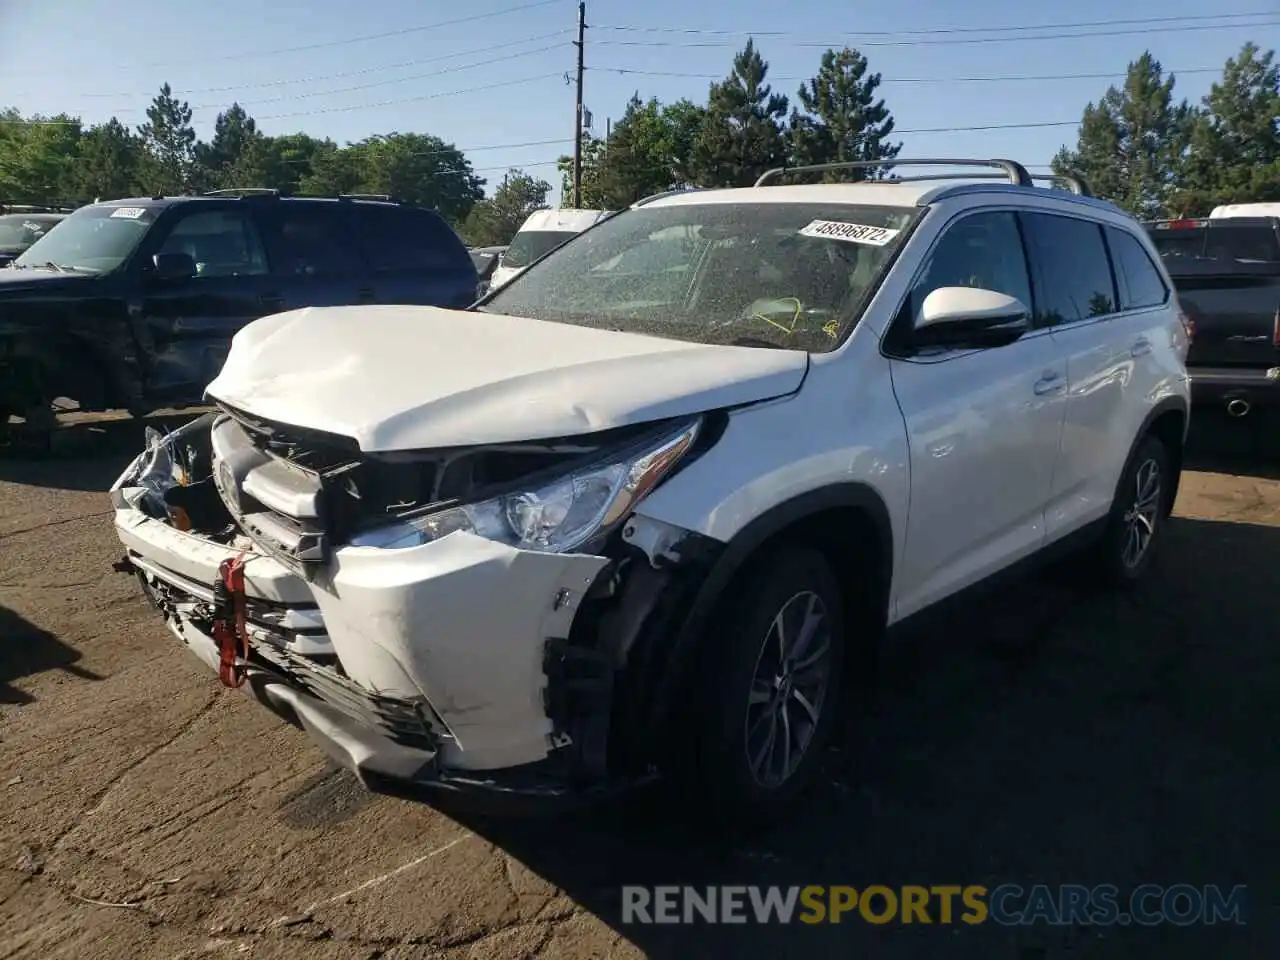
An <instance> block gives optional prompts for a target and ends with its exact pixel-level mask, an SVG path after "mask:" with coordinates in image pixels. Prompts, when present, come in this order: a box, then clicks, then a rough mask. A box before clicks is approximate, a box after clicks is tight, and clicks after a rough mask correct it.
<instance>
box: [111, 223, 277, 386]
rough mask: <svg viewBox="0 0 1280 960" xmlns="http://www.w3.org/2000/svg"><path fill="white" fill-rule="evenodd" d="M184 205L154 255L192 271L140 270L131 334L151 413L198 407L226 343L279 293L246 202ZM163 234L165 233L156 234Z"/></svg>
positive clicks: (271, 306) (269, 309) (268, 308)
mask: <svg viewBox="0 0 1280 960" xmlns="http://www.w3.org/2000/svg"><path fill="white" fill-rule="evenodd" d="M199 206H201V205H200V204H188V205H186V209H184V210H182V211H181V212H180V213H179V216H178V217H177V218H176V219H175V220H174V221H173V223H172V225H171V227H170V229H169V231H168V233H167V235H166V236H165V237H164V238H163V239H162V240H160V245H159V247H158V248H157V249H156V250H155V252H156V253H165V254H169V253H180V254H181V253H185V254H187V255H188V256H190V257H191V258H192V260H193V261H194V262H195V266H196V273H195V275H194V276H192V277H189V278H185V279H161V278H159V277H157V276H155V274H154V272H152V271H150V270H147V269H145V268H144V271H143V275H142V285H143V289H142V296H141V298H140V300H139V301H138V302H137V303H136V304H135V305H134V309H133V311H132V312H133V313H134V318H133V319H134V329H135V330H136V331H137V332H138V336H139V340H141V341H142V346H143V350H144V353H145V354H146V357H147V359H146V363H145V369H146V402H147V405H149V406H150V407H152V408H153V409H154V408H156V407H162V406H166V405H169V404H175V405H177V404H187V403H199V402H200V401H201V399H202V398H203V394H204V388H205V387H206V386H207V385H208V384H209V382H210V381H211V380H213V378H214V377H216V376H217V375H218V371H219V370H221V369H222V364H223V362H224V361H225V360H226V358H227V352H228V351H229V349H230V347H231V338H232V336H234V335H235V333H236V331H237V330H239V329H240V328H241V327H243V326H244V325H245V324H247V323H249V322H250V321H252V320H255V319H257V318H258V317H260V316H263V315H264V314H267V313H272V312H275V306H276V304H277V303H278V299H277V294H276V291H275V289H274V285H273V282H272V279H271V277H270V274H269V270H268V265H267V257H266V252H265V249H264V247H263V243H262V238H261V236H260V233H259V230H258V227H257V225H256V223H255V222H254V220H253V218H252V216H251V214H250V211H249V210H248V209H246V208H247V207H248V204H241V205H239V206H236V207H220V208H218V209H212V210H210V209H196V208H197V207H199ZM162 229H163V228H162Z"/></svg>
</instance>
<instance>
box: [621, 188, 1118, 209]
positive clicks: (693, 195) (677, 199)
mask: <svg viewBox="0 0 1280 960" xmlns="http://www.w3.org/2000/svg"><path fill="white" fill-rule="evenodd" d="M981 194H1003V195H1006V196H1016V197H1028V196H1034V197H1036V198H1038V199H1041V198H1045V199H1051V200H1060V201H1063V202H1065V203H1069V204H1079V205H1083V206H1085V207H1088V208H1090V209H1092V210H1094V211H1097V212H1104V211H1105V212H1107V213H1111V214H1120V215H1122V216H1125V217H1128V214H1127V213H1125V212H1124V211H1123V210H1121V209H1120V208H1119V207H1117V206H1115V204H1112V203H1108V202H1107V201H1106V200H1099V199H1097V198H1095V197H1082V196H1078V195H1076V194H1074V193H1069V192H1067V191H1065V190H1050V189H1045V188H1043V187H1020V186H1017V185H1015V184H1011V183H984V182H981V181H980V180H979V181H975V182H973V183H956V182H955V181H954V180H952V181H949V182H937V181H934V182H929V181H926V180H912V181H904V182H900V183H894V182H891V181H876V182H873V183H820V184H800V185H785V186H763V187H730V188H727V189H714V190H681V191H674V192H672V193H668V194H663V195H660V196H658V197H654V198H652V199H650V200H648V201H642V203H643V205H644V206H646V207H675V206H692V205H696V204H713V203H714V204H721V203H723V204H734V203H742V204H747V203H752V204H754V203H830V204H848V205H851V206H852V205H862V206H877V207H926V206H929V205H930V204H932V203H937V202H938V201H940V200H945V199H950V198H952V197H958V196H969V195H981Z"/></svg>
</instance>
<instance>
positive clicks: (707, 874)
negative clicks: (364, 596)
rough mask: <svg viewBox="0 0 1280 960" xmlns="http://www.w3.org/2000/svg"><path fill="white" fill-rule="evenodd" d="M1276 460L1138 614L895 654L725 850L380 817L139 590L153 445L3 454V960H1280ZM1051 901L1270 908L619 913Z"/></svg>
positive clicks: (1266, 433) (1179, 540) (1030, 585)
mask: <svg viewBox="0 0 1280 960" xmlns="http://www.w3.org/2000/svg"><path fill="white" fill-rule="evenodd" d="M183 419H185V418H183V417H180V418H178V421H177V422H181V421H182V420H183ZM1277 436H1280V433H1278V432H1277V430H1276V427H1275V425H1267V426H1265V428H1262V427H1259V428H1255V429H1254V430H1253V431H1252V432H1251V433H1249V434H1248V435H1247V438H1246V434H1245V431H1244V430H1243V429H1242V426H1241V424H1239V423H1236V422H1227V421H1221V422H1219V421H1216V420H1213V419H1212V418H1210V419H1209V420H1208V421H1206V422H1205V424H1204V426H1203V427H1201V426H1198V427H1197V438H1196V439H1195V440H1194V442H1195V443H1196V444H1197V447H1196V449H1197V451H1199V452H1198V453H1197V456H1199V457H1201V459H1202V462H1198V463H1197V464H1196V465H1195V466H1196V468H1195V469H1194V470H1193V471H1191V472H1188V473H1187V474H1185V476H1184V482H1183V490H1182V494H1181V496H1180V498H1179V501H1178V508H1177V517H1176V519H1175V520H1174V521H1172V523H1171V524H1170V526H1169V527H1168V528H1167V529H1166V539H1165V541H1164V542H1163V544H1162V545H1161V553H1160V555H1159V557H1158V564H1157V567H1156V568H1155V570H1154V571H1153V574H1152V576H1151V577H1150V579H1149V581H1147V582H1146V583H1145V584H1144V585H1143V586H1142V587H1141V588H1140V589H1139V590H1138V591H1137V592H1136V593H1135V594H1134V595H1132V596H1126V597H1117V596H1101V597H1100V596H1096V595H1090V594H1084V593H1080V592H1078V591H1076V590H1074V589H1073V588H1069V587H1067V586H1064V585H1062V584H1061V583H1057V582H1055V581H1054V580H1053V579H1052V578H1048V577H1040V578H1037V579H1035V580H1031V581H1025V582H1023V583H1020V584H1018V585H1016V586H1014V587H1011V588H1009V589H1008V590H1003V591H1001V592H1000V593H998V594H997V595H995V596H993V597H991V598H990V599H988V600H986V601H983V602H981V603H977V604H974V605H972V606H971V607H968V608H966V610H965V612H964V614H963V615H962V616H961V617H959V618H957V619H956V620H954V621H952V624H951V628H950V629H947V630H940V629H935V630H932V631H929V632H927V633H923V632H922V633H921V635H918V636H909V637H905V638H903V639H901V640H900V641H899V642H897V643H895V644H894V645H893V646H892V647H891V648H890V649H889V651H888V652H887V655H886V662H885V665H884V677H883V680H882V684H881V688H880V689H881V692H880V695H879V699H878V700H877V702H876V704H875V706H874V708H873V711H872V713H873V714H874V715H873V716H872V717H871V718H870V719H869V721H868V722H867V723H866V724H865V727H864V728H860V729H858V730H855V735H854V737H853V738H852V739H851V740H850V742H849V744H847V745H846V746H845V747H844V748H843V749H842V750H840V751H833V753H832V755H831V758H830V764H829V766H830V770H829V772H828V773H827V774H826V775H825V776H824V777H823V782H822V784H821V786H820V788H819V789H818V790H817V792H816V794H815V796H814V797H813V798H812V800H811V801H810V802H809V803H808V804H807V805H806V806H805V807H804V808H803V809H802V810H801V811H800V812H799V813H798V815H797V817H796V818H795V821H794V822H793V823H791V824H789V825H788V826H786V827H784V828H782V829H780V830H778V831H776V832H774V833H772V834H770V835H768V836H763V837H759V838H757V839H754V840H752V841H750V842H742V843H739V844H738V845H736V846H732V847H725V846H710V845H709V844H708V843H707V842H706V841H705V839H704V838H701V837H696V836H691V835H689V834H688V833H687V832H685V831H684V830H683V829H681V828H680V827H679V826H678V825H675V824H673V821H672V818H671V817H670V816H669V812H670V811H669V808H668V807H664V806H663V805H662V804H661V803H660V802H658V801H656V800H654V799H653V798H651V797H648V796H639V797H635V798H632V799H630V800H627V801H626V802H623V803H619V804H615V805H613V806H610V807H608V808H606V809H603V810H600V811H595V812H588V813H578V814H574V815H570V816H566V817H561V818H556V819H551V820H542V819H539V820H507V821H495V820H485V819H479V818H475V817H467V816H463V815H461V814H456V813H455V814H452V815H447V814H445V813H443V812H440V811H438V810H435V809H433V808H431V807H428V806H425V805H420V804H413V803H409V802H405V801H400V800H392V799H389V798H385V797H377V796H372V795H368V794H366V793H364V792H363V791H362V790H361V789H360V788H359V787H358V786H357V785H356V784H355V783H354V781H353V780H352V779H351V778H350V777H348V776H347V775H346V774H344V773H341V772H339V771H336V770H334V769H332V768H331V767H329V766H328V765H327V764H326V762H325V760H324V759H323V757H322V756H321V754H320V753H319V752H318V750H316V749H315V748H313V747H312V746H311V745H310V744H309V743H308V742H307V740H306V738H305V737H304V735H303V734H301V733H300V732H298V731H296V730H294V729H293V728H290V727H288V726H286V725H285V724H283V723H281V722H279V721H277V720H276V719H275V718H274V717H273V716H271V715H270V714H269V713H268V712H267V711H266V710H264V709H262V708H260V707H258V706H257V705H255V704H254V703H252V702H251V701H250V700H248V698H246V697H244V696H243V695H242V694H240V693H238V692H233V691H225V690H223V689H222V688H220V687H219V686H218V684H217V681H216V678H213V677H211V676H210V674H209V673H208V672H207V671H206V670H205V668H204V667H203V666H202V665H201V664H200V663H199V662H197V660H196V659H195V658H194V657H193V656H192V655H190V654H189V653H187V652H186V651H185V650H183V649H182V648H181V647H180V645H178V644H177V642H176V641H174V640H173V639H172V638H171V636H170V635H169V633H168V632H167V631H166V630H165V629H164V628H163V627H162V626H161V624H160V622H159V620H158V618H157V616H156V615H155V614H154V613H153V612H152V611H151V610H150V609H149V608H148V607H147V606H145V605H144V602H143V600H142V599H141V597H140V594H139V591H138V589H137V586H136V584H135V583H134V581H133V580H132V579H131V578H130V577H127V576H121V575H119V574H115V573H113V572H112V571H111V562H112V561H113V560H116V559H117V558H118V557H119V555H120V552H121V550H120V547H119V545H118V542H117V541H116V538H115V536H114V534H113V533H112V530H111V527H110V522H109V518H108V513H107V501H106V498H105V496H104V495H103V491H105V490H106V488H107V486H108V485H109V483H110V482H111V480H112V479H114V477H115V476H116V474H117V473H118V472H119V470H120V469H122V468H123V466H124V464H125V463H126V462H127V460H128V458H129V456H130V455H131V454H132V453H133V452H135V451H136V449H137V447H138V443H139V438H140V427H139V425H138V424H137V423H134V422H130V421H127V420H125V421H119V422H113V423H107V424H101V425H98V424H93V423H83V422H82V423H78V424H76V425H75V426H73V427H71V428H70V429H69V430H68V431H67V434H66V436H64V437H63V438H61V439H62V440H63V444H62V455H61V457H60V458H58V459H56V460H52V461H45V462H36V461H31V460H13V459H9V460H4V459H0V958H9V957H31V958H40V960H52V958H76V960H82V958H83V960H90V958H92V960H97V958H102V960H125V958H128V960H135V958H151V957H155V958H166V960H170V958H186V957H205V956H208V957H214V958H217V957H240V956H247V957H261V958H313V957H314V958H321V960H330V958H335V960H336V958H386V960H391V958H396V960H404V958H417V957H477V958H496V960H501V958H507V957H512V958H514V957H529V956H535V955H537V956H547V957H574V958H577V957H604V956H621V957H633V956H682V957H694V956H742V955H747V954H750V955H753V956H756V955H758V956H791V955H794V956H803V957H812V958H817V957H825V956H833V957H834V956H840V957H852V956H862V955H870V956H875V957H877V958H897V957H911V958H915V957H930V958H935V957H952V956H957V957H974V958H982V960H1002V958H1010V960H1033V958H1035V960H1040V958H1043V960H1049V958H1060V957H1072V958H1079V957H1088V958H1094V957H1143V956H1151V957H1155V956H1160V957H1162V958H1181V957H1188V958H1190V957H1195V958H1204V957H1209V956H1213V957H1219V958H1236V957H1239V958H1260V957H1263V956H1274V955H1275V953H1274V949H1275V944H1276V943H1278V942H1280V936H1278V935H1277V919H1280V918H1278V916H1277V913H1278V908H1277V904H1278V903H1280V898H1278V897H1277V896H1276V893H1277V889H1276V885H1275V882H1274V881H1275V879H1276V877H1277V873H1276V870H1275V863H1276V854H1277V853H1280V843H1278V840H1280V833H1278V830H1277V823H1278V822H1280V821H1278V818H1277V816H1276V802H1277V800H1276V798H1277V796H1280V751H1278V750H1277V741H1278V733H1280V722H1277V721H1278V720H1280V715H1278V710H1277V707H1276V700H1277V693H1278V692H1280V657H1278V656H1277V643H1276V640H1277V634H1276V630H1277V624H1278V623H1280V580H1278V579H1277V571H1278V570H1280V482H1277V478H1280V470H1277V469H1276V468H1275V466H1274V464H1275V463H1276V462H1277V460H1280V456H1278V455H1277V454H1275V453H1272V454H1271V456H1270V459H1271V464H1272V465H1271V466H1268V465H1267V464H1266V463H1265V462H1262V463H1259V462H1258V461H1257V457H1256V456H1253V455H1249V456H1246V455H1245V453H1246V452H1247V451H1249V450H1252V451H1253V452H1254V453H1255V454H1256V452H1257V451H1258V450H1260V449H1263V448H1266V447H1267V446H1268V445H1269V446H1270V449H1271V450H1273V451H1274V450H1276V449H1277V446H1276V440H1275V438H1276V437H1277ZM1242 438H1243V439H1242ZM1224 443H1225V448H1224V446H1223V445H1224ZM1206 457H1213V458H1217V460H1215V461H1213V462H1210V461H1205V460H1204V458H1206ZM1223 457H1226V458H1227V459H1226V460H1225V461H1224V460H1222V458H1223ZM1223 463H1225V464H1226V465H1225V466H1224V465H1223ZM664 811H666V812H664ZM1036 882H1040V883H1049V884H1060V883H1082V884H1089V885H1092V884H1099V883H1112V884H1116V885H1117V886H1119V887H1120V888H1121V889H1126V888H1131V887H1132V886H1133V885H1136V884H1139V883H1144V882H1147V883H1159V884H1163V885H1166V886H1168V885H1172V884H1175V883H1191V884H1196V885H1201V884H1211V883H1212V884H1219V885H1221V886H1223V887H1226V888H1230V887H1232V886H1234V885H1236V884H1247V885H1248V887H1249V904H1250V906H1249V914H1248V921H1249V922H1248V925H1247V926H1243V927H1240V926H1234V925H1231V926H1215V927H1203V926H1202V927H1194V928H1191V927H1182V928H1179V927H1175V926H1172V925H1164V926H1159V927H1154V928H1145V929H1143V928H1137V927H1111V928H1106V929H1098V928H1092V929H1086V928H1060V927H1047V926H1038V927H1028V928H1016V929H1015V928H1008V927H1005V928H1000V927H996V926H995V925H993V924H986V925H983V926H979V927H965V926H963V925H958V924H957V925H953V926H939V925H934V926H920V925H915V926H903V925H899V924H893V925H887V926H871V925H868V924H866V923H864V922H862V921H860V920H857V919H854V920H852V921H849V920H847V919H846V921H845V922H844V923H842V924H840V925H838V926H831V925H828V926H821V927H798V926H794V925H793V926H789V927H778V926H774V927H758V926H754V925H748V926H746V927H725V926H720V927H710V926H700V927H672V926H635V925H625V924H624V923H623V922H622V916H621V902H620V894H619V885H620V884H624V883H640V884H678V883H689V884H699V885H702V884H851V885H853V886H856V887H864V886H866V885H868V884H873V883H879V884H886V885H890V886H896V885H901V884H922V885H926V886H929V885H936V884H946V883H951V884H974V883H980V884H986V885H988V886H996V885H998V884H999V883H1020V884H1023V885H1024V886H1029V885H1030V884H1032V883H1036Z"/></svg>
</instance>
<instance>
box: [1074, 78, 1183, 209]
mask: <svg viewBox="0 0 1280 960" xmlns="http://www.w3.org/2000/svg"><path fill="white" fill-rule="evenodd" d="M1173 87H1174V76H1173V74H1169V75H1168V76H1167V77H1166V76H1165V74H1164V69H1163V68H1162V67H1161V65H1160V61H1158V60H1156V59H1155V57H1153V56H1151V54H1150V53H1143V55H1142V56H1141V57H1139V58H1138V59H1137V60H1135V61H1133V62H1132V63H1130V64H1129V70H1128V74H1127V76H1126V77H1125V82H1124V87H1123V88H1122V89H1117V88H1116V87H1114V86H1113V87H1110V88H1109V89H1108V90H1107V92H1106V93H1105V94H1104V95H1103V96H1102V98H1101V99H1100V100H1099V101H1098V102H1097V103H1096V104H1095V103H1090V104H1089V105H1088V106H1086V107H1085V108H1084V115H1083V117H1082V118H1081V122H1080V132H1079V136H1078V140H1077V143H1076V149H1075V150H1068V149H1067V148H1066V147H1063V148H1062V149H1061V150H1059V151H1058V154H1057V156H1055V157H1054V158H1053V169H1054V172H1056V173H1060V174H1061V173H1070V172H1075V173H1079V174H1082V175H1084V177H1085V178H1086V179H1087V180H1088V181H1089V185H1090V187H1091V188H1092V189H1093V191H1094V192H1095V193H1097V194H1098V195H1099V196H1102V197H1105V198H1107V199H1108V200H1111V201H1113V202H1115V203H1117V204H1119V205H1120V206H1122V207H1124V208H1125V209H1127V210H1128V211H1129V212H1130V213H1132V214H1134V215H1135V216H1138V217H1141V218H1143V219H1151V218H1155V217H1160V216H1162V215H1163V214H1164V213H1165V212H1166V210H1168V208H1169V201H1170V199H1171V195H1172V193H1173V191H1174V189H1175V187H1176V184H1175V182H1174V179H1175V176H1176V175H1177V172H1178V170H1179V168H1180V166H1181V164H1182V158H1183V154H1184V152H1185V150H1186V144H1187V140H1188V136H1189V134H1190V131H1191V128H1192V126H1193V123H1194V120H1195V116H1196V111H1195V109H1194V108H1193V107H1191V106H1189V105H1188V104H1187V102H1186V101H1185V100H1184V101H1182V102H1181V103H1178V104H1175V103H1174V101H1173Z"/></svg>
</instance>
